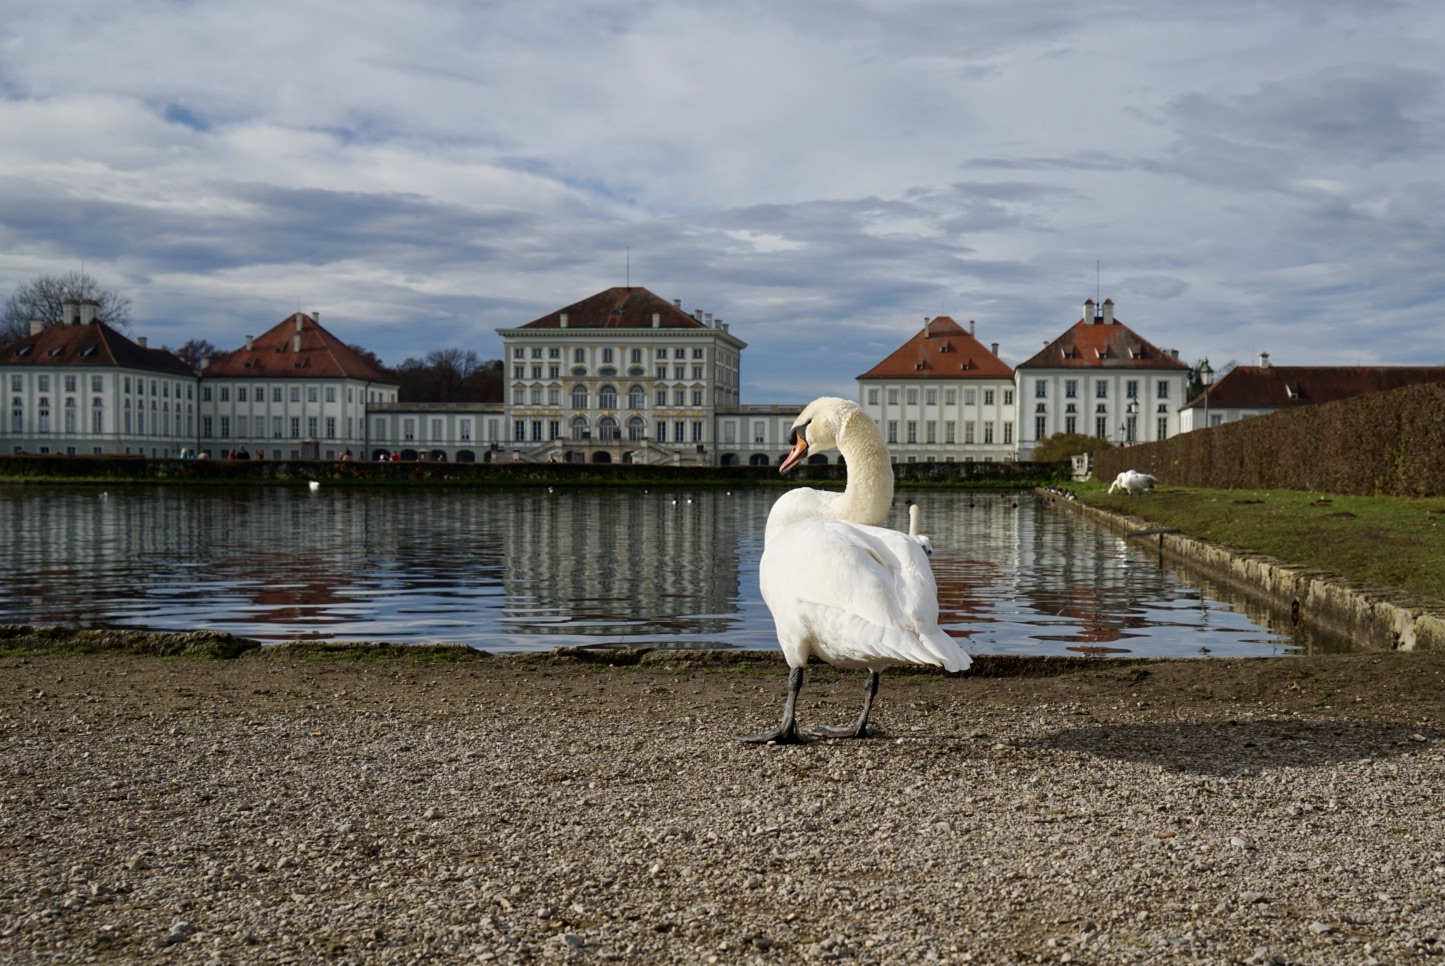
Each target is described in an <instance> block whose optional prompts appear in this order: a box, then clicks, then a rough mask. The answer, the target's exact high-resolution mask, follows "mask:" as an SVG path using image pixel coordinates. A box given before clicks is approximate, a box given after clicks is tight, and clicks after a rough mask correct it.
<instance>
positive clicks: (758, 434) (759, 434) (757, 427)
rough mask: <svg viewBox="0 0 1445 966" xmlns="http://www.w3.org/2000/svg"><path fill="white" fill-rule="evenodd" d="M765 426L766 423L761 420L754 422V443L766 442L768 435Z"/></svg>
mask: <svg viewBox="0 0 1445 966" xmlns="http://www.w3.org/2000/svg"><path fill="white" fill-rule="evenodd" d="M763 426H764V424H763V423H761V422H757V423H753V442H754V443H762V442H764V440H765V439H766V436H765V433H766V430H765V429H764V428H763Z"/></svg>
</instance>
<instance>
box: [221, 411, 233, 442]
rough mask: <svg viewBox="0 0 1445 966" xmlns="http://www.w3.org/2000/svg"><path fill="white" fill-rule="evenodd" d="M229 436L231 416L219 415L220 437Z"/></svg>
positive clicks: (227, 437) (226, 437) (225, 437)
mask: <svg viewBox="0 0 1445 966" xmlns="http://www.w3.org/2000/svg"><path fill="white" fill-rule="evenodd" d="M230 436H231V418H230V417H229V416H222V417H221V437H222V438H223V439H229V438H230Z"/></svg>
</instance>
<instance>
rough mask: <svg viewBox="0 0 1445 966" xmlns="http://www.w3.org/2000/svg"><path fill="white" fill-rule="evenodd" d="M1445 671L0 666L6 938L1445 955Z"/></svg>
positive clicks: (91, 946)
mask: <svg viewBox="0 0 1445 966" xmlns="http://www.w3.org/2000/svg"><path fill="white" fill-rule="evenodd" d="M1059 670H1064V671H1065V673H1052V672H1054V671H1059ZM809 675H810V676H809V681H808V684H807V686H806V687H805V688H804V691H803V697H802V700H801V702H800V720H801V723H802V724H803V725H804V726H807V725H808V724H815V723H823V722H830V723H839V722H841V721H844V720H849V719H851V718H852V717H853V716H854V715H855V713H856V710H857V705H858V703H859V700H860V699H861V691H862V675H847V674H838V673H835V672H833V671H831V670H830V669H823V668H819V669H816V670H814V669H810V671H809ZM1442 675H1445V655H1409V654H1386V655H1378V656H1331V657H1305V658H1271V659H1258V660H1213V659H1211V660H1199V661H1149V662H1091V663H1088V664H1084V665H1074V666H1071V667H1070V668H1068V669H1063V668H1060V667H1059V666H1058V665H1057V663H1056V662H1049V661H1034V662H1030V661H1007V660H994V659H987V658H985V659H982V660H980V661H979V662H978V664H977V665H976V667H975V670H974V671H972V672H970V673H968V674H965V675H962V676H957V677H946V676H942V675H937V674H924V673H918V674H907V673H893V674H885V675H884V678H883V688H882V690H881V691H880V694H879V699H878V704H877V706H876V709H875V724H876V725H877V726H878V728H879V731H880V732H881V734H880V735H878V736H876V737H873V738H871V739H868V740H864V741H821V740H820V741H815V742H812V743H810V744H807V745H802V746H790V747H771V746H767V747H758V746H753V745H745V744H741V743H738V742H734V741H732V740H730V738H729V736H730V735H732V734H734V733H742V732H751V731H758V730H761V729H762V728H763V727H765V726H768V725H771V724H774V723H775V722H776V720H777V718H778V716H779V714H780V712H781V708H782V699H783V690H784V677H785V674H784V668H783V665H782V664H781V662H780V661H778V660H776V659H774V658H759V657H754V658H752V659H745V660H735V661H726V660H719V659H709V658H708V657H707V656H706V655H703V656H700V657H698V658H693V659H689V658H687V657H685V656H679V654H678V653H676V652H670V653H664V652H653V653H651V654H648V655H646V656H645V657H644V658H643V659H642V661H641V662H640V663H637V664H633V665H628V666H620V667H612V666H608V665H607V664H605V663H601V662H596V661H588V660H581V659H569V658H563V657H530V658H521V657H492V658H487V657H477V658H474V659H468V660H462V661H456V662H435V661H428V660H425V659H422V658H416V657H410V658H395V657H385V656H381V657H375V658H372V659H360V658H356V657H352V658H350V659H338V658H336V656H334V655H332V656H329V657H328V656H326V655H321V656H317V655H312V656H309V657H308V656H305V655H303V654H297V653H286V652H280V651H271V652H266V653H260V654H258V653H251V654H247V655H245V656H242V657H239V658H236V659H234V660H200V659H174V658H172V659H165V658H158V657H137V656H118V655H100V656H81V655H43V656H30V657H19V656H7V657H0V737H3V748H0V776H3V785H0V962H3V963H73V962H136V961H139V962H174V963H211V962H215V963H287V962H290V963H313V962H335V963H421V962H426V963H435V962H516V961H525V960H541V961H555V962H579V963H585V962H594V961H602V962H608V961H622V962H647V963H654V962H656V963H672V962H677V963H711V962H719V963H791V962H814V961H834V960H851V961H857V962H887V963H899V962H903V963H906V962H926V961H935V960H937V961H945V962H976V963H1015V962H1024V963H1030V962H1034V963H1036V962H1045V963H1055V962H1076V963H1109V964H1112V963H1310V964H1329V963H1349V964H1359V963H1371V962H1381V963H1393V962H1399V961H1401V960H1405V959H1410V958H1413V957H1416V956H1436V955H1441V954H1445V936H1442V932H1445V840H1442V817H1445V815H1442V813H1445V805H1442V795H1441V789H1442V784H1445V753H1442V749H1445V745H1442V731H1441V726H1440V715H1441V712H1442V707H1441V694H1442V689H1441V685H1442V683H1445V677H1442Z"/></svg>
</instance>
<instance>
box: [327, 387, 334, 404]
mask: <svg viewBox="0 0 1445 966" xmlns="http://www.w3.org/2000/svg"><path fill="white" fill-rule="evenodd" d="M326 401H327V402H336V387H335V386H327V387H326Z"/></svg>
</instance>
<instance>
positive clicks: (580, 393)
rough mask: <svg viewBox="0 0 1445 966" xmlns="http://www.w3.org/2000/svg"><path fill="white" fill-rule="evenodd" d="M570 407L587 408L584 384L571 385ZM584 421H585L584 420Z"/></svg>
mask: <svg viewBox="0 0 1445 966" xmlns="http://www.w3.org/2000/svg"><path fill="white" fill-rule="evenodd" d="M572 408H573V409H586V408H587V387H586V386H573V387H572ZM584 422H585V420H584Z"/></svg>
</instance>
